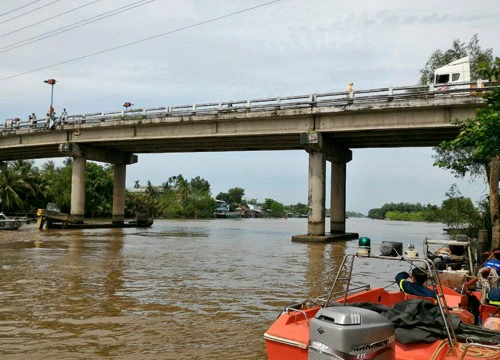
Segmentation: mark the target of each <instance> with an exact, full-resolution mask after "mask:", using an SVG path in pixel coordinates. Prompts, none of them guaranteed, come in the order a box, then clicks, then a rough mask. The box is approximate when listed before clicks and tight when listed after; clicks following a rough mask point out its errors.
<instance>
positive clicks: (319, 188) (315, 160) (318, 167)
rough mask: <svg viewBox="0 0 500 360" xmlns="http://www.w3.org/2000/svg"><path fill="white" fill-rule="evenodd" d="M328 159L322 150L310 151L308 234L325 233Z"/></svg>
mask: <svg viewBox="0 0 500 360" xmlns="http://www.w3.org/2000/svg"><path fill="white" fill-rule="evenodd" d="M325 170H326V159H325V154H324V153H323V152H322V151H311V152H310V153H309V199H308V204H309V216H308V220H307V235H325V178H326V176H325V173H326V171H325Z"/></svg>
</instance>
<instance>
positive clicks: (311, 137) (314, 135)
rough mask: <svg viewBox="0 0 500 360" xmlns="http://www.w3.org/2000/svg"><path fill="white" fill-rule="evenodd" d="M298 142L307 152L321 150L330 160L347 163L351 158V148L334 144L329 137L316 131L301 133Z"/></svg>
mask: <svg viewBox="0 0 500 360" xmlns="http://www.w3.org/2000/svg"><path fill="white" fill-rule="evenodd" d="M300 144H301V145H302V146H303V147H304V149H305V150H306V151H307V152H308V153H313V152H322V153H323V154H324V155H325V157H326V160H327V161H330V162H334V163H348V162H349V161H351V160H352V151H351V150H349V149H347V148H345V147H340V146H335V145H334V143H333V141H332V140H331V139H329V138H328V137H326V136H325V135H323V134H321V133H318V132H316V131H309V132H303V133H301V134H300Z"/></svg>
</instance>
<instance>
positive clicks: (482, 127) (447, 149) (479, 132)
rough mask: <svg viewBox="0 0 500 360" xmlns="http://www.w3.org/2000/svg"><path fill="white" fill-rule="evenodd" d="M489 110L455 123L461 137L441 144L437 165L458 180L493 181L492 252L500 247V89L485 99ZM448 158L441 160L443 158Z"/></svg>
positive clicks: (486, 107) (482, 109)
mask: <svg viewBox="0 0 500 360" xmlns="http://www.w3.org/2000/svg"><path fill="white" fill-rule="evenodd" d="M485 98H486V106H483V107H481V108H479V109H477V110H476V117H475V118H471V119H466V120H464V121H458V120H457V121H454V124H455V125H458V126H460V133H459V135H458V136H457V137H456V138H455V139H454V140H451V141H444V142H442V143H441V144H440V148H441V152H438V153H437V155H436V156H435V160H436V161H435V165H437V166H440V167H442V168H446V169H449V170H451V171H452V172H453V173H454V174H455V175H456V176H458V177H463V176H465V175H466V174H468V173H473V174H474V173H475V174H476V175H478V173H479V172H480V171H481V170H480V169H481V168H482V169H483V171H482V172H480V173H484V174H486V176H487V179H488V181H489V202H490V220H491V226H492V228H491V236H492V244H491V246H492V248H496V247H499V246H500V208H499V206H500V201H499V195H498V181H499V179H500V126H499V124H500V89H495V90H494V91H492V92H490V93H488V94H486V95H485ZM443 153H444V154H446V155H447V156H440V154H443Z"/></svg>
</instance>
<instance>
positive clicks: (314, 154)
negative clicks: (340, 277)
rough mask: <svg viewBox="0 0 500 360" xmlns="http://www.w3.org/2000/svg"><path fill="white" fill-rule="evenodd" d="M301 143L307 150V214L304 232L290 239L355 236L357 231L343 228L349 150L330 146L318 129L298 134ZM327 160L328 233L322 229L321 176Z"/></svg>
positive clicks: (301, 240)
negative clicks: (328, 194)
mask: <svg viewBox="0 0 500 360" xmlns="http://www.w3.org/2000/svg"><path fill="white" fill-rule="evenodd" d="M301 144H302V145H303V146H304V148H305V149H306V151H307V152H308V153H309V193H308V195H309V196H308V206H309V214H308V219H307V234H306V235H294V236H292V241H294V242H329V241H335V240H350V239H357V238H358V236H359V235H358V234H357V233H346V231H345V212H346V210H345V204H346V200H345V199H346V175H347V172H346V164H347V163H348V162H349V161H351V160H352V152H351V150H349V149H346V148H339V147H334V146H332V144H331V142H330V141H329V140H328V139H327V138H324V137H323V135H322V134H321V133H317V132H313V131H312V132H308V133H303V134H301ZM327 160H328V161H330V162H331V172H332V176H331V193H330V199H331V206H330V234H326V233H325V193H326V191H325V179H326V161H327Z"/></svg>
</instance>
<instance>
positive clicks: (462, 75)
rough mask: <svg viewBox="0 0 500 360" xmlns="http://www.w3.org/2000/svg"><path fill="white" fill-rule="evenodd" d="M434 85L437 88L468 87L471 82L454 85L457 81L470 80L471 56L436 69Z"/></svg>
mask: <svg viewBox="0 0 500 360" xmlns="http://www.w3.org/2000/svg"><path fill="white" fill-rule="evenodd" d="M433 80H434V81H433V85H434V87H435V89H436V90H446V89H448V88H453V89H466V88H470V85H469V84H462V85H458V84H457V85H454V84H455V83H465V82H470V60H469V57H468V56H466V57H463V58H461V59H458V60H455V61H452V62H451V63H449V64H447V65H445V66H442V67H440V68H437V69H436V70H435V71H434V79H433Z"/></svg>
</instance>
